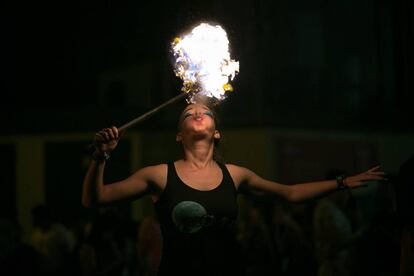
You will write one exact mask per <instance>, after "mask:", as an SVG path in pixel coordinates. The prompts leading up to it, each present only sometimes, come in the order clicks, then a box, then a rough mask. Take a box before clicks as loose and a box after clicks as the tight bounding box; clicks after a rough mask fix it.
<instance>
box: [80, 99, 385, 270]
mask: <svg viewBox="0 0 414 276" xmlns="http://www.w3.org/2000/svg"><path fill="white" fill-rule="evenodd" d="M220 135H221V134H220V131H219V130H218V129H217V128H216V116H215V113H214V110H213V109H212V108H210V107H209V106H208V105H206V104H202V103H197V104H190V105H188V106H186V108H185V109H184V111H183V112H182V113H181V116H180V120H179V130H178V134H177V136H176V139H177V141H178V142H180V143H181V144H182V146H183V150H184V156H183V159H180V160H177V161H175V162H172V163H169V164H160V165H156V166H149V167H145V168H142V169H140V170H138V171H136V172H135V173H134V174H132V175H131V176H130V177H128V178H126V179H124V180H121V181H118V182H115V183H112V184H110V185H104V183H103V176H104V168H105V161H106V159H107V157H108V156H109V153H110V152H111V151H112V150H114V149H115V148H116V146H117V144H118V141H119V137H120V134H119V132H118V129H117V128H116V127H111V128H106V129H103V130H101V131H100V132H98V133H97V134H96V136H95V143H96V149H95V152H94V153H93V155H92V157H93V161H92V162H91V163H90V165H89V168H88V171H87V173H86V176H85V178H84V183H83V196H82V202H83V204H84V205H85V206H87V207H91V206H96V205H98V204H109V203H111V202H115V201H119V200H124V199H135V198H138V197H141V196H144V195H151V197H152V200H153V203H154V206H155V210H156V213H157V216H158V219H159V222H160V225H161V230H162V236H163V256H162V260H161V264H160V268H159V274H160V275H175V273H178V274H179V275H233V274H239V273H242V271H243V270H242V268H241V267H242V266H241V264H242V260H241V259H240V255H239V254H240V253H239V252H240V251H239V250H238V247H237V242H236V240H235V234H236V223H235V221H236V217H237V210H238V209H237V200H236V196H237V193H239V192H240V193H246V194H248V193H251V192H261V193H266V194H270V195H275V196H279V197H282V198H284V199H286V200H288V201H291V202H301V201H304V200H306V199H310V198H315V197H318V196H321V195H323V194H325V193H328V192H331V191H334V190H337V189H338V188H345V187H349V188H356V187H359V186H361V185H363V184H364V182H365V181H372V180H382V179H383V174H384V173H383V172H381V171H379V170H378V169H379V167H374V168H372V169H370V170H368V171H366V172H364V173H361V174H358V175H354V176H349V177H346V178H338V179H337V180H329V181H319V182H312V183H302V184H296V185H283V184H280V183H277V182H274V181H270V180H266V179H263V178H261V177H260V176H258V175H257V174H255V173H254V172H252V171H251V170H249V169H247V168H243V167H240V166H237V165H233V164H222V163H220V162H217V161H215V158H214V150H215V144H216V142H217V141H219V140H220Z"/></svg>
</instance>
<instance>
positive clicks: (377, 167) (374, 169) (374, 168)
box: [368, 165, 381, 172]
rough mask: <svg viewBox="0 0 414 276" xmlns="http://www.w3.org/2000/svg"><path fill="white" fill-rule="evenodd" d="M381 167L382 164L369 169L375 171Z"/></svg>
mask: <svg viewBox="0 0 414 276" xmlns="http://www.w3.org/2000/svg"><path fill="white" fill-rule="evenodd" d="M379 168H381V166H379V165H378V166H375V167H373V168H371V169H369V170H368V172H373V171H376V170H378V169H379Z"/></svg>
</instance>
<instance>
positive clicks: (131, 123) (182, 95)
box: [118, 93, 189, 132]
mask: <svg viewBox="0 0 414 276" xmlns="http://www.w3.org/2000/svg"><path fill="white" fill-rule="evenodd" d="M188 95H189V94H188V93H180V94H179V95H177V96H175V97H173V98H171V99H169V100H168V101H166V102H164V103H162V104H160V105H159V106H157V107H156V108H154V109H152V110H150V111H148V112H146V113H144V114H142V115H141V116H139V117H137V118H135V119H133V120H131V121H129V122H127V123H125V124H123V125H122V126H120V127H119V128H118V130H119V132H123V131H125V130H127V129H128V128H130V127H132V126H133V125H135V124H138V123H140V122H142V121H144V120H146V119H148V118H149V117H151V116H152V115H154V114H155V113H157V112H158V111H160V110H161V109H163V108H164V107H166V106H168V105H170V104H172V103H174V102H176V101H178V100H180V99H182V98H184V97H186V96H188Z"/></svg>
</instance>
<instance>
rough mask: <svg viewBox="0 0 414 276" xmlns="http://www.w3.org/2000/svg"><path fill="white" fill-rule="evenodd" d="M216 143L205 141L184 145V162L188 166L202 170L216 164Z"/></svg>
mask: <svg viewBox="0 0 414 276" xmlns="http://www.w3.org/2000/svg"><path fill="white" fill-rule="evenodd" d="M213 153H214V143H209V142H207V141H205V140H202V141H197V142H194V143H191V144H190V145H184V160H183V161H184V162H185V163H187V164H188V165H190V166H192V167H194V168H197V169H201V168H205V167H207V166H208V165H211V164H212V163H214V160H213Z"/></svg>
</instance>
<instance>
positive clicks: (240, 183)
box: [227, 165, 385, 202]
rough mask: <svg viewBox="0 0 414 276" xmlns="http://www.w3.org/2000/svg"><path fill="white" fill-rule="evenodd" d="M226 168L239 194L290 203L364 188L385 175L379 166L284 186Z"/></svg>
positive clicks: (229, 167) (232, 167)
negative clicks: (264, 195)
mask: <svg viewBox="0 0 414 276" xmlns="http://www.w3.org/2000/svg"><path fill="white" fill-rule="evenodd" d="M227 166H228V169H229V171H230V174H231V175H232V177H233V180H234V182H235V185H236V188H238V189H239V190H240V191H241V192H246V193H250V192H260V193H265V194H269V195H275V196H280V197H282V198H284V199H286V200H288V201H291V202H302V201H305V200H308V199H312V198H317V197H320V196H323V195H325V194H327V193H330V192H333V191H335V190H338V189H339V188H358V187H362V186H365V185H366V182H369V181H381V180H385V178H384V175H385V173H384V172H382V171H380V170H379V169H380V167H379V166H376V167H373V168H371V169H369V170H367V171H365V172H362V173H360V174H356V175H353V176H347V177H344V178H343V179H338V180H337V179H334V180H323V181H314V182H307V183H298V184H292V185H286V184H281V183H278V182H275V181H270V180H267V179H264V178H262V177H260V176H258V175H257V174H256V173H254V172H252V171H251V170H249V169H246V168H243V167H239V166H235V165H227ZM338 182H339V183H338ZM338 184H342V185H338Z"/></svg>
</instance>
